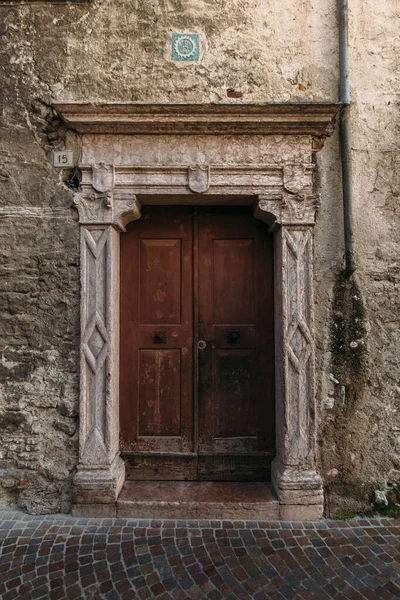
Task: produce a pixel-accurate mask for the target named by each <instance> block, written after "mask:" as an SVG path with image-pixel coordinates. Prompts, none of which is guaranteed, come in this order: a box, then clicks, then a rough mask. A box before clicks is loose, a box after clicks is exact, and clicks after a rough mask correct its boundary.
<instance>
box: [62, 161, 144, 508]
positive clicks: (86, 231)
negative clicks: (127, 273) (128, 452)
mask: <svg viewBox="0 0 400 600" xmlns="http://www.w3.org/2000/svg"><path fill="white" fill-rule="evenodd" d="M101 169H102V170H103V175H104V177H103V181H99V182H98V183H96V179H95V177H94V184H93V189H92V190H91V191H90V193H86V194H77V196H76V198H75V204H76V205H77V208H78V211H79V221H80V229H81V386H80V387H81V393H80V413H79V414H80V431H79V436H80V437H79V465H78V472H77V474H76V476H75V479H74V491H73V514H75V515H82V516H86V515H87V516H90V515H91V514H96V515H97V516H99V515H103V516H112V515H115V511H116V508H115V506H116V505H115V501H116V499H117V496H118V493H119V491H120V489H121V487H122V485H123V483H124V481H125V465H124V463H123V461H122V459H121V458H120V456H119V417H118V415H119V393H118V392H119V389H118V388H119V277H120V273H119V257H120V248H119V236H120V233H119V232H120V231H123V230H124V225H125V223H126V222H128V221H132V220H135V219H137V218H139V216H140V212H139V205H138V203H137V200H136V198H135V197H134V196H133V195H131V196H129V197H127V196H125V197H115V196H114V195H113V193H112V188H113V167H106V166H105V165H103V166H100V167H99V168H98V169H97V171H98V172H99V171H101ZM110 174H111V176H110ZM107 177H108V180H107ZM95 185H96V187H94V186H95ZM99 188H100V189H99Z"/></svg>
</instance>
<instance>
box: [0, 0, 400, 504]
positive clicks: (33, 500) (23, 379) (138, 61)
mask: <svg viewBox="0 0 400 600" xmlns="http://www.w3.org/2000/svg"><path fill="white" fill-rule="evenodd" d="M397 17H398V3H397V1H396V0H384V2H380V3H379V4H378V3H376V2H373V1H372V0H366V1H363V2H361V0H355V1H354V2H352V3H351V5H350V82H351V93H352V100H353V105H352V148H353V151H352V157H353V185H354V233H355V241H356V259H357V264H358V271H357V274H356V275H355V277H354V279H353V281H352V282H348V283H344V282H341V281H339V276H338V272H339V270H340V267H341V265H342V254H343V243H342V237H343V236H342V217H341V188H340V163H339V158H338V139H337V135H336V134H335V135H334V136H333V137H332V138H330V139H328V140H327V141H326V143H325V147H324V149H323V150H322V151H321V152H320V153H319V154H317V155H316V177H315V192H320V193H321V197H322V198H323V203H322V207H321V210H320V211H319V214H318V216H317V224H316V227H315V265H314V280H315V323H316V332H317V339H316V342H317V343H316V354H315V359H316V400H317V414H316V418H317V421H318V423H319V429H318V430H319V445H318V462H319V470H320V473H321V475H322V477H323V479H324V482H325V487H326V490H325V491H326V497H327V499H328V502H327V510H328V511H329V512H330V513H335V512H339V511H346V510H348V511H360V510H365V509H368V508H369V503H370V495H372V496H373V490H374V489H375V488H376V487H379V489H382V488H384V486H385V485H386V484H387V483H395V482H399V481H400V443H399V436H400V421H399V415H400V389H399V383H398V382H399V375H400V366H399V360H398V354H399V344H400V340H399V327H398V323H399V321H398V319H399V317H398V315H399V310H400V301H399V298H400V295H399V272H400V270H399V259H398V257H399V255H400V252H399V250H400V249H399V227H398V225H399V217H398V211H399V208H398V206H399V203H398V190H399V188H400V185H399V184H400V181H399V177H400V176H399V173H400V169H399V165H398V161H399V158H398V157H399V152H398V144H399V142H398V140H399V114H398V112H399V111H398V103H397V95H398V92H399V87H400V85H399V79H400V76H399V73H400V69H399V60H400V59H399V56H400V52H399V50H400V48H399V45H400V42H399V36H398V35H397V22H398V19H397ZM179 31H189V32H192V31H193V32H196V33H200V38H201V45H202V49H201V54H200V61H199V62H198V63H196V62H193V63H180V62H172V61H171V60H170V36H171V33H172V32H179ZM0 78H1V82H0V88H1V89H2V101H1V106H2V108H1V123H0V127H1V129H0V184H1V185H0V205H1V206H0V229H1V231H0V240H1V242H0V260H1V264H0V269H1V272H0V275H1V277H0V294H1V300H0V304H1V307H2V309H1V320H0V356H1V359H0V428H1V441H0V478H1V480H2V485H1V487H0V499H1V500H4V501H6V502H18V503H19V504H20V506H21V507H24V508H25V509H26V510H28V511H30V512H54V511H57V510H68V507H69V499H70V494H71V481H72V478H73V475H74V472H75V469H76V466H77V462H78V454H77V445H78V444H77V442H78V438H77V433H76V431H77V429H76V430H75V428H76V426H77V418H78V395H79V394H78V389H79V352H78V333H79V296H78V290H79V264H78V263H79V231H78V225H77V215H76V214H75V209H73V208H72V198H73V189H75V188H76V185H77V175H79V173H75V170H74V169H66V170H61V171H59V170H56V169H53V167H52V166H51V163H50V154H51V150H52V148H56V149H60V150H61V149H64V148H68V149H69V150H72V151H73V153H74V157H75V159H76V160H77V159H78V157H79V153H80V140H79V136H77V135H76V134H75V133H74V132H71V131H68V130H67V129H66V127H65V126H64V124H63V123H62V121H60V119H59V118H58V116H57V115H56V114H55V113H54V111H52V110H51V109H50V108H49V107H50V105H51V104H52V103H55V102H57V101H87V100H90V101H94V102H95V101H105V102H107V101H122V102H123V101H140V102H221V101H227V100H231V101H232V102H250V101H252V102H256V101H260V102H266V101H267V102H268V101H292V102H295V101H316V100H318V101H328V102H335V101H337V100H338V52H337V15H336V3H334V2H330V1H328V0H313V1H312V2H305V1H304V0H295V1H292V0H281V1H280V2H276V1H272V2H259V1H258V0H257V1H256V0H220V1H212V2H211V1H208V0H196V1H190V2H186V3H184V4H183V3H181V2H177V1H176V0H168V1H161V0H156V1H155V2H150V1H147V0H146V1H143V2H142V1H141V2H138V1H135V2H131V1H129V2H128V1H127V0H118V1H114V0H113V1H111V0H104V1H101V2H100V1H99V2H93V3H91V4H81V5H78V4H65V5H60V4H56V5H52V4H48V3H46V4H44V3H41V4H35V3H32V2H30V3H26V4H23V5H17V4H16V5H11V6H10V5H7V6H4V5H3V6H0ZM12 482H14V483H12Z"/></svg>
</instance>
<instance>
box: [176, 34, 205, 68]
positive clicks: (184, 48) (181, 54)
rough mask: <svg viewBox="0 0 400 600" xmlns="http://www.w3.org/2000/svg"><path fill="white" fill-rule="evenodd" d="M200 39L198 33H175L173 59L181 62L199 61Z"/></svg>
mask: <svg viewBox="0 0 400 600" xmlns="http://www.w3.org/2000/svg"><path fill="white" fill-rule="evenodd" d="M199 52H200V37H199V34H198V33H173V34H172V47H171V59H172V60H176V61H180V62H196V61H198V60H199Z"/></svg>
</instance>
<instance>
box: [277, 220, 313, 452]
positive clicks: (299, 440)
mask: <svg viewBox="0 0 400 600" xmlns="http://www.w3.org/2000/svg"><path fill="white" fill-rule="evenodd" d="M282 229H283V231H282V244H283V255H284V265H285V274H286V275H285V279H286V281H285V286H284V287H285V292H286V293H285V305H286V307H285V308H286V310H285V313H286V315H285V317H286V318H285V323H286V326H285V331H284V344H285V348H286V356H287V368H286V374H285V379H286V399H287V427H288V435H289V438H290V440H291V443H290V455H289V456H287V459H288V462H289V463H290V464H301V463H303V464H304V462H308V461H309V460H310V458H311V457H312V456H313V447H312V436H311V437H310V435H309V433H310V405H311V404H312V403H313V401H314V398H313V397H314V380H313V363H314V343H313V336H312V330H313V322H312V321H313V319H312V315H313V307H312V281H311V276H312V230H311V228H309V227H299V228H297V227H293V226H291V227H283V228H282Z"/></svg>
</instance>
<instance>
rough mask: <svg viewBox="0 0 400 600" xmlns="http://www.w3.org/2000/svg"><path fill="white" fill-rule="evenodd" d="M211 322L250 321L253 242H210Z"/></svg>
mask: <svg viewBox="0 0 400 600" xmlns="http://www.w3.org/2000/svg"><path fill="white" fill-rule="evenodd" d="M212 262H213V281H212V284H213V308H214V314H213V321H214V323H252V322H254V289H253V278H254V274H253V240H252V239H250V240H248V239H247V240H246V239H237V240H236V239H231V240H230V239H223V240H220V239H214V240H213V253H212Z"/></svg>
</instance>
